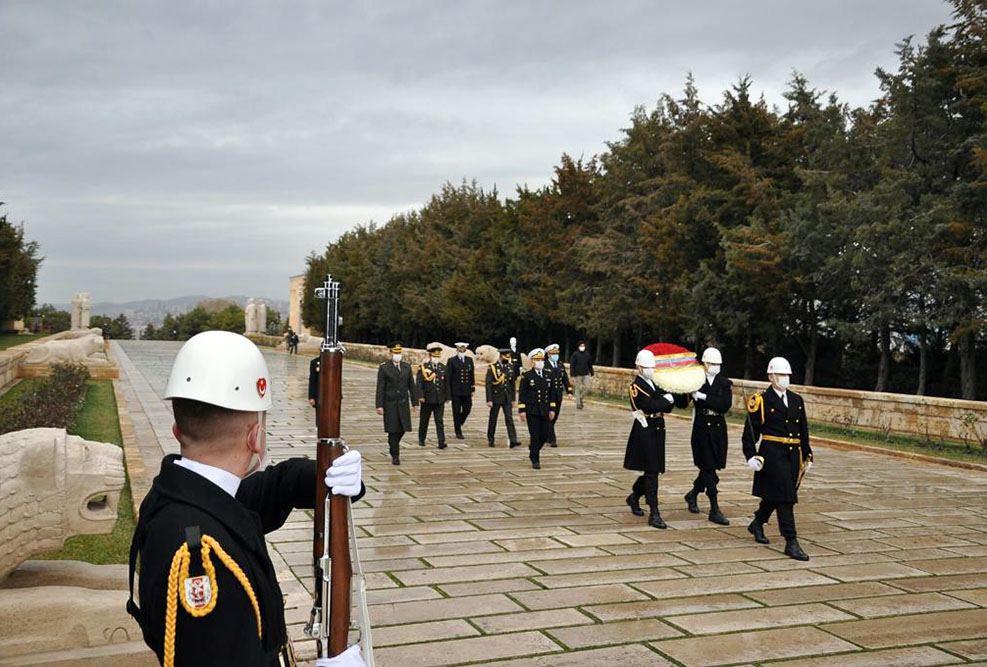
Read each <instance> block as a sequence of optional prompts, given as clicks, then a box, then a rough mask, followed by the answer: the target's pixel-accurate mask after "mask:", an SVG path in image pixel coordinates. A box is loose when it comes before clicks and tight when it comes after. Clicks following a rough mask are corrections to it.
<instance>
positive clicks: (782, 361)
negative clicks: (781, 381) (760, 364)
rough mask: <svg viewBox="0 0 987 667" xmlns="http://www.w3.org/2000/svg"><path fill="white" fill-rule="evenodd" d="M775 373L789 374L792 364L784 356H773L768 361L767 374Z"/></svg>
mask: <svg viewBox="0 0 987 667" xmlns="http://www.w3.org/2000/svg"><path fill="white" fill-rule="evenodd" d="M771 373H777V374H778V375H791V374H792V365H791V364H790V363H788V359H786V358H785V357H775V358H773V359H772V360H771V361H769V362H768V375H770V374H771Z"/></svg>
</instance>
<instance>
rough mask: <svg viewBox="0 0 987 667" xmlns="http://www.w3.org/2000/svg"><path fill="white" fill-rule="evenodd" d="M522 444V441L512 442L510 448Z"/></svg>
mask: <svg viewBox="0 0 987 667" xmlns="http://www.w3.org/2000/svg"><path fill="white" fill-rule="evenodd" d="M520 446H521V443H520V442H512V443H511V447H510V448H511V449H514V448H515V447H520Z"/></svg>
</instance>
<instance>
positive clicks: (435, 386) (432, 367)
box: [416, 343, 449, 449]
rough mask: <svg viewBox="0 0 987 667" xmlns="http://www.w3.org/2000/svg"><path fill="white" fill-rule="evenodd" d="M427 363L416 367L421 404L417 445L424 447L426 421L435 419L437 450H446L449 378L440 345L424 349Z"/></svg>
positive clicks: (426, 428) (426, 433)
mask: <svg viewBox="0 0 987 667" xmlns="http://www.w3.org/2000/svg"><path fill="white" fill-rule="evenodd" d="M425 350H426V351H427V352H428V361H426V362H424V363H423V364H421V365H420V366H419V367H418V377H417V378H416V381H417V384H418V402H419V403H420V404H421V414H419V415H418V444H419V445H420V446H422V447H424V446H425V437H426V436H428V419H429V417H430V416H433V417H435V435H436V436H437V437H438V439H439V449H445V448H446V430H445V424H444V423H443V422H444V413H445V409H446V401H447V400H449V378H448V377H447V376H446V365H445V364H443V363H442V361H440V360H441V359H442V343H429V345H428V347H426V348H425Z"/></svg>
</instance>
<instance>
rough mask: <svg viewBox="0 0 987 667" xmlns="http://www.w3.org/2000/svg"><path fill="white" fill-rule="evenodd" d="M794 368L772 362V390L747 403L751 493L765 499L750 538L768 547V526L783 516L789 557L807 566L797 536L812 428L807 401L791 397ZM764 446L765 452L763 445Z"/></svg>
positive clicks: (778, 359)
mask: <svg viewBox="0 0 987 667" xmlns="http://www.w3.org/2000/svg"><path fill="white" fill-rule="evenodd" d="M791 375H792V367H791V365H790V364H789V363H788V361H787V360H786V359H784V358H782V357H775V358H773V359H772V360H771V361H770V362H768V380H770V381H771V386H770V387H768V388H767V389H765V390H764V391H761V392H759V393H757V394H754V395H753V396H751V397H750V399H749V400H748V401H747V420H746V422H745V423H744V435H743V438H742V442H743V446H744V457H745V458H746V459H747V465H748V466H750V468H751V470H753V471H754V488H753V491H752V493H753V494H754V495H755V496H758V497H759V498H760V499H761V504H760V505H759V506H758V508H757V511H756V512H754V520H753V521H752V522H751V523H750V525H749V526H747V530H748V532H750V534H751V535H753V536H754V540H755V541H756V542H758V543H760V544H768V538H767V537H765V535H764V524H765V523H766V522H767V520H768V519H769V518H770V517H771V514H772V513H773V512H777V513H778V529H779V530H780V531H781V535H782V537H784V538H785V555H786V556H788V557H789V558H794V559H795V560H801V561H806V560H809V557H808V556H807V555H806V554H805V552H804V551H802V547H801V546H800V545H799V541H798V538H797V536H796V531H795V504H796V503H797V502H798V489H799V485H800V484H801V482H802V476H803V475H804V474H805V473H806V472H807V471H808V470H809V468H811V467H812V459H813V457H812V447H811V446H810V445H809V422H808V418H807V415H806V413H805V402H804V401H803V400H802V397H801V396H799V395H798V394H796V393H795V392H793V391H789V389H788V385H789V381H790V379H791ZM759 442H760V446H758V443H759Z"/></svg>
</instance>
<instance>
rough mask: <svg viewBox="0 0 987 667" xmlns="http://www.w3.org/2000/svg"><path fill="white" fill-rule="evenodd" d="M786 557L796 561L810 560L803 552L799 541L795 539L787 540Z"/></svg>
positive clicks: (787, 538) (789, 538)
mask: <svg viewBox="0 0 987 667" xmlns="http://www.w3.org/2000/svg"><path fill="white" fill-rule="evenodd" d="M785 555H786V556H788V557H789V558H794V559H795V560H809V555H808V554H807V553H805V552H804V551H802V547H801V546H799V541H798V539H797V538H795V537H786V538H785Z"/></svg>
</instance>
